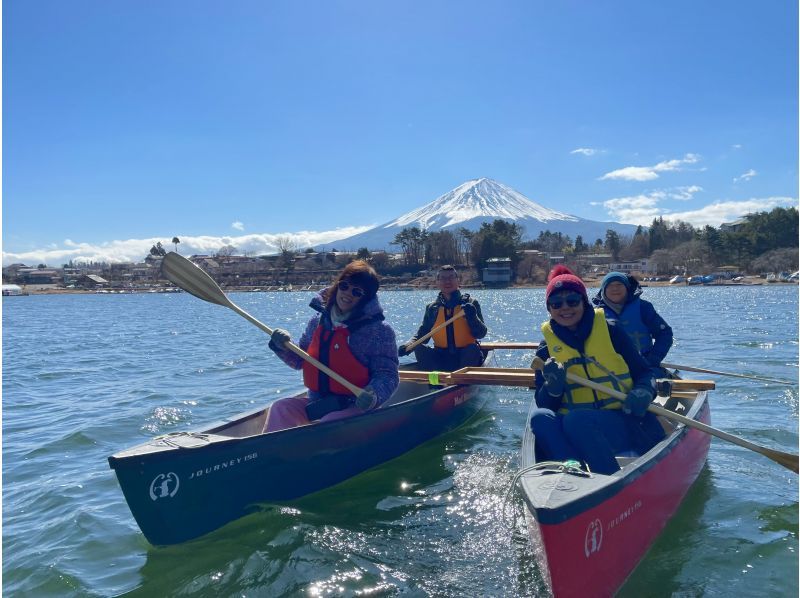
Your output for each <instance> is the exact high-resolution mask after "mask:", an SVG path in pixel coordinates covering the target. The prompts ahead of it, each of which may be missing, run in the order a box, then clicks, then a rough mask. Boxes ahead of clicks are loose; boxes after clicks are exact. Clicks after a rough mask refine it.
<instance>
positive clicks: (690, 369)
mask: <svg viewBox="0 0 800 598" xmlns="http://www.w3.org/2000/svg"><path fill="white" fill-rule="evenodd" d="M661 365H662V367H665V368H672V369H674V370H683V371H685V372H699V373H701V374H713V375H715V376H732V377H733V378H746V379H748V380H758V381H759V382H774V383H775V384H787V385H789V386H795V385H796V382H789V381H788V380H778V379H777V378H763V377H761V376H750V375H748V374H733V373H731V372H717V371H715V370H704V369H703V368H695V367H692V366H690V365H677V364H675V363H662V364H661Z"/></svg>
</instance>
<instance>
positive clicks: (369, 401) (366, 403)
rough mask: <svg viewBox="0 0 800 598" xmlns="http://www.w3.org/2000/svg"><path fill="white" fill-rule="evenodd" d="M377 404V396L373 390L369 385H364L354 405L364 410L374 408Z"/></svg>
mask: <svg viewBox="0 0 800 598" xmlns="http://www.w3.org/2000/svg"><path fill="white" fill-rule="evenodd" d="M377 404H378V397H377V396H376V395H375V390H374V389H373V388H372V387H371V386H366V387H364V390H362V391H361V394H359V395H358V396H357V397H356V402H355V405H356V407H358V408H359V409H363V410H364V411H367V410H369V409H374V408H375V406H376V405H377Z"/></svg>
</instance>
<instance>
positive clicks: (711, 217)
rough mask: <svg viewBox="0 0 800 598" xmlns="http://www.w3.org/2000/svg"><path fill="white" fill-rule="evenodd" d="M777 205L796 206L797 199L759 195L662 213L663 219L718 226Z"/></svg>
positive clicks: (696, 225) (694, 224) (765, 210)
mask: <svg viewBox="0 0 800 598" xmlns="http://www.w3.org/2000/svg"><path fill="white" fill-rule="evenodd" d="M778 207H797V199H796V198H792V197H759V198H755V197H754V198H751V199H746V200H743V201H716V202H714V203H711V204H708V205H707V206H705V207H703V208H700V209H699V210H691V211H688V212H673V213H670V214H664V219H665V220H683V221H684V222H688V223H689V224H691V225H692V226H695V227H701V226H706V225H709V226H714V227H718V226H719V225H720V224H722V223H723V222H731V221H733V220H738V219H739V218H742V217H743V216H746V215H747V214H752V213H755V212H769V211H770V210H772V209H774V208H778Z"/></svg>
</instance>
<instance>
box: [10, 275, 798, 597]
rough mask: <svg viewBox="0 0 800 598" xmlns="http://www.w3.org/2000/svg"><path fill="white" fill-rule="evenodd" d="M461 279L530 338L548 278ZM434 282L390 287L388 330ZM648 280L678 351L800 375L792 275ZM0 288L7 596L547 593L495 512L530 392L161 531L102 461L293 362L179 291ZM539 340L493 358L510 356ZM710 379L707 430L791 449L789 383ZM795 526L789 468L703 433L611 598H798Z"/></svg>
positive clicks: (242, 324) (285, 388)
mask: <svg viewBox="0 0 800 598" xmlns="http://www.w3.org/2000/svg"><path fill="white" fill-rule="evenodd" d="M473 295H474V296H475V297H477V298H478V299H479V300H480V302H481V305H482V307H483V311H484V314H485V317H486V321H487V324H488V326H489V329H490V336H489V338H490V339H491V340H507V341H510V340H514V341H538V340H539V339H540V334H539V333H538V332H537V331H538V325H539V322H540V321H541V320H542V319H544V317H545V315H546V314H545V312H544V310H543V304H544V292H543V290H541V289H539V290H505V291H475V292H474V293H473ZM433 296H434V293H433V292H431V291H428V292H421V291H420V292H386V293H382V294H381V299H382V302H383V304H384V307H385V309H386V313H387V319H388V321H389V323H390V324H391V325H392V326H393V327H394V328H395V330H396V331H397V334H398V340H405V339H406V338H408V337H409V336H410V335H411V334H412V333H413V332H414V331H415V330H416V328H417V326H418V325H419V321H420V320H421V317H422V309H423V306H424V304H425V303H426V302H428V301H430V300H431V299H432V298H433ZM644 296H645V298H647V299H649V300H650V301H652V302H654V303H655V304H656V306H657V307H658V309H659V311H660V312H661V314H662V315H663V316H664V317H665V318H666V319H667V321H669V322H670V324H671V325H672V327H673V329H674V331H675V336H676V342H675V345H674V346H673V348H672V351H671V352H670V355H669V359H668V360H669V361H670V362H675V363H681V364H686V365H693V366H697V367H704V368H708V369H714V370H720V371H727V372H740V373H747V374H752V375H760V376H767V377H773V378H783V379H788V380H794V381H796V380H797V375H798V374H797V372H798V370H797V365H798V363H797V362H798V338H797V334H798V291H797V287H779V288H775V287H766V286H765V287H752V288H740V287H721V288H698V287H682V288H648V289H645V295H644ZM232 298H233V300H234V301H235V302H236V303H237V304H239V305H240V306H241V307H243V308H244V309H246V310H247V311H249V312H250V313H252V314H253V315H255V316H256V317H258V318H259V319H261V320H262V321H263V322H264V323H265V324H267V325H270V326H273V327H274V326H280V327H282V328H287V329H288V330H290V331H291V332H292V334H293V336H294V338H297V337H298V336H299V333H300V331H301V330H302V328H303V326H304V323H305V321H306V320H307V319H308V317H310V310H309V309H308V307H307V303H308V301H309V299H310V294H308V293H271V294H268V293H249V294H244V293H242V294H234V295H232ZM2 307H3V401H2V407H3V592H4V595H7V596H37V597H39V596H70V595H73V596H116V595H129V596H168V595H172V596H176V595H192V596H216V595H225V596H281V595H297V594H307V595H312V596H313V595H327V596H331V595H333V596H356V595H371V596H392V595H399V594H402V595H410V596H484V595H491V596H543V595H546V590H545V588H544V585H543V582H542V577H541V574H540V572H539V570H538V569H537V566H536V564H535V562H534V558H533V551H532V548H531V547H530V545H529V543H528V540H527V537H526V535H525V529H524V523H523V522H522V520H521V519H520V518H518V519H517V520H516V521H514V518H513V516H512V514H513V512H514V511H515V508H516V509H518V504H519V503H518V502H517V501H516V499H514V500H512V501H511V502H510V503H509V504H508V506H507V508H506V517H505V518H504V517H503V506H504V501H505V498H506V493H507V490H508V487H509V484H510V481H511V478H512V476H513V475H514V472H515V469H516V467H517V454H518V451H519V444H520V440H521V433H522V429H523V426H524V424H525V415H526V413H527V409H528V402H529V400H530V398H531V396H530V393H529V392H528V391H525V390H522V389H503V388H497V387H494V388H485V389H483V390H481V392H482V393H485V396H486V397H487V399H488V401H487V405H486V407H485V409H484V410H483V411H482V412H481V413H480V414H479V415H478V416H477V417H476V418H474V419H472V420H471V421H470V422H468V423H467V424H465V425H464V426H462V427H461V428H459V429H458V430H456V431H455V432H452V433H450V434H448V435H446V436H443V437H440V438H437V439H435V440H433V441H431V442H429V443H427V444H425V445H423V446H421V447H419V448H417V449H415V450H413V451H411V452H410V453H407V454H406V455H404V456H402V457H400V458H398V459H396V460H394V461H391V462H389V463H386V464H385V465H383V466H381V467H378V468H376V469H374V470H372V471H369V472H367V473H365V474H362V475H360V476H357V477H356V478H353V479H351V480H349V481H347V482H345V483H343V484H340V485H338V486H336V487H333V488H330V489H328V490H326V491H323V492H319V493H317V494H314V495H312V496H309V497H306V498H304V499H302V500H299V501H296V502H293V503H290V504H287V505H275V506H269V505H267V506H265V507H264V509H263V510H262V511H261V512H259V513H256V514H252V515H249V516H247V517H245V518H243V519H241V520H239V521H236V522H234V523H232V524H230V525H228V526H226V527H225V528H223V529H221V530H218V531H216V532H214V533H212V534H209V535H207V536H205V537H203V538H201V539H199V540H197V541H194V542H190V543H187V544H184V545H179V546H172V547H168V548H153V547H151V546H150V545H149V544H148V543H147V542H146V541H145V539H144V537H143V536H142V534H141V532H139V529H138V527H137V526H136V523H135V522H134V520H133V517H132V516H131V514H130V511H129V510H128V507H127V505H126V503H125V500H124V498H123V496H122V493H121V491H120V489H119V486H118V485H117V481H116V478H115V477H114V474H113V471H112V470H111V469H109V467H108V464H107V461H106V458H107V457H108V456H109V455H110V454H112V453H114V452H117V451H118V450H120V449H123V448H126V447H128V446H131V445H133V444H137V443H140V442H142V441H144V440H145V439H147V438H150V437H152V436H154V435H158V434H164V433H167V432H173V431H179V430H183V429H187V428H193V427H198V426H201V425H203V424H205V423H208V422H211V421H215V420H217V419H220V418H221V417H227V416H230V415H233V414H235V413H238V412H241V411H245V410H248V409H252V408H253V407H255V406H259V405H262V404H265V403H267V402H269V401H271V400H274V399H275V398H278V397H280V396H283V395H284V394H286V393H287V392H291V391H295V390H299V389H300V388H301V381H300V378H299V374H298V373H297V372H294V371H292V370H289V369H288V368H286V367H285V366H284V365H283V364H282V363H280V362H279V361H278V360H277V358H275V357H274V356H273V355H272V354H271V353H270V351H269V350H268V349H267V347H266V342H267V337H266V336H265V335H264V334H263V333H262V332H260V331H259V330H258V329H257V328H255V327H254V326H252V325H251V324H249V323H247V322H246V321H245V320H244V319H242V318H240V317H239V316H237V315H236V314H234V313H233V312H232V311H230V310H227V309H224V308H222V307H219V306H214V305H210V304H207V303H204V302H202V301H200V300H198V299H196V298H194V297H192V296H190V295H187V294H185V293H181V294H174V295H168V294H146V295H72V296H69V295H66V296H64V295H60V296H41V297H37V296H31V297H11V298H8V297H7V298H3V304H2ZM531 356H532V354H531V353H530V352H525V351H504V352H498V354H497V355H495V356H494V357H493V359H494V361H495V363H496V364H497V365H502V366H508V367H522V366H526V365H528V364H529V363H530V359H531ZM693 376H695V377H707V376H703V375H699V374H693ZM716 382H717V390H716V391H714V392H713V393H712V397H711V405H712V420H713V424H714V425H715V426H716V427H718V428H721V429H724V430H726V431H728V432H731V433H733V434H736V435H739V436H743V437H745V438H747V439H749V440H751V441H753V442H756V443H759V444H763V445H767V446H770V447H773V448H777V449H779V450H784V451H791V452H797V445H798V426H797V423H798V389H797V385H794V386H779V385H771V384H764V383H759V382H753V381H746V380H741V379H736V378H730V377H727V378H717V379H716ZM797 532H798V478H797V476H796V475H795V474H793V473H791V472H789V471H788V470H786V469H784V468H782V467H780V466H778V465H775V464H774V463H773V462H772V461H770V460H769V459H766V458H765V457H763V456H761V455H758V454H756V453H753V452H750V451H747V450H745V449H742V448H739V447H737V446H734V445H732V444H729V443H725V442H723V441H720V440H717V439H714V440H713V442H712V445H711V451H710V453H709V458H708V463H707V465H706V468H705V469H704V471H703V472H702V474H701V475H700V478H699V479H698V481H697V483H696V484H695V485H694V486H693V488H692V489H691V491H690V492H689V494H688V496H687V498H686V500H685V502H684V504H683V506H682V507H681V510H680V511H679V512H678V513H677V515H676V516H675V518H674V519H673V520H672V522H671V523H670V525H669V526H668V527H667V529H666V530H665V532H664V533H663V535H662V536H661V537H660V538H659V540H658V542H657V543H656V544H655V546H654V547H653V549H652V550H651V552H650V553H649V554H648V556H647V557H646V559H645V560H644V561H643V562H642V564H641V565H640V566H639V568H638V569H637V570H636V571H635V573H634V574H633V576H632V577H631V578H630V579H629V581H628V583H627V584H626V585H625V586H624V587H623V589H622V591H621V595H623V596H641V595H648V596H670V595H680V596H730V595H744V596H796V595H797V593H798V582H797V580H798V555H797V548H798V542H797ZM575 566H576V572H578V571H579V570H580V563H576V564H575ZM587 583H589V584H590V583H591V580H587Z"/></svg>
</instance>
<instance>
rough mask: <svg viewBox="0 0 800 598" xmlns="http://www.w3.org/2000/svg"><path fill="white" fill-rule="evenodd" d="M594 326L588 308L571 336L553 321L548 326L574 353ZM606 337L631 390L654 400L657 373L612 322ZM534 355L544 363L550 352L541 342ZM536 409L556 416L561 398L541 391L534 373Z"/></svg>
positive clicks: (541, 382) (540, 379)
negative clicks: (644, 392) (628, 374)
mask: <svg viewBox="0 0 800 598" xmlns="http://www.w3.org/2000/svg"><path fill="white" fill-rule="evenodd" d="M593 323H594V310H593V309H592V308H590V307H589V306H588V305H585V306H584V311H583V318H581V321H580V323H579V324H578V328H577V330H575V331H574V332H573V331H571V330H569V329H568V328H565V327H564V326H561V325H560V324H558V323H557V322H556V321H555V320H552V319H551V320H550V325H551V326H552V327H553V332H555V334H556V336H557V337H558V338H560V339H561V340H562V341H564V343H566V344H567V345H569V346H570V347H572V348H573V349H575V350H576V351H580V352H583V348H584V344H585V341H586V339H587V338H589V333H590V332H591V331H592V324H593ZM607 324H608V333H609V335H610V337H611V344H612V345H614V350H615V351H616V352H617V353H619V354H620V356H622V359H624V360H625V363H627V364H628V369H629V370H630V372H631V379H632V381H633V386H634V388H646V389H648V390H649V391H650V392H651V393H653V396H655V388H656V386H655V379H656V375H657V372H656V371H654V370H653V369H652V368H651V367H650V364H648V363H647V361H645V359H644V358H643V357H642V356H641V355H640V354H639V352H638V351H637V350H636V347H635V346H634V345H633V341H631V339H630V337H629V336H628V335H627V334H626V333H625V331H624V330H622V328H620V327H618V326H617V324H616V322H615V321H610V322H607ZM536 355H537V356H538V357H540V358H541V359H542V360H543V361H547V360H548V359H549V358H550V351H549V350H548V348H547V343H545V342H542V343H541V344H540V345H539V348H538V349H537V350H536ZM534 396H535V397H536V405H537V406H538V407H542V408H544V409H550V410H552V411H554V412H558V409H559V407H560V406H561V401H562V397H553V396H552V395H550V393H549V392H547V390H546V389H545V388H544V378H543V377H542V374H541V372H538V371H537V372H536V394H535V395H534Z"/></svg>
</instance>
